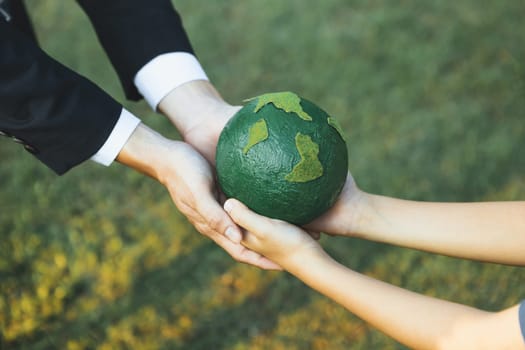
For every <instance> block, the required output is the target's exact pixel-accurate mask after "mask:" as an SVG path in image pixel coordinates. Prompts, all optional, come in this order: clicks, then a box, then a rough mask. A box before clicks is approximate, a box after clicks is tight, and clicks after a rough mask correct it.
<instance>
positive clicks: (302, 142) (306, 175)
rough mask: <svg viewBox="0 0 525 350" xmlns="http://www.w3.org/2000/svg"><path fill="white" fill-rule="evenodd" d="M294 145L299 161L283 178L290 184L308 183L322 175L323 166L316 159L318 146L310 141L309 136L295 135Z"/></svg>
mask: <svg viewBox="0 0 525 350" xmlns="http://www.w3.org/2000/svg"><path fill="white" fill-rule="evenodd" d="M295 145H296V146H297V150H298V151H299V155H300V156H301V161H300V162H299V163H297V165H296V166H294V168H293V169H292V172H291V173H289V174H288V175H286V176H285V179H286V180H287V181H290V182H308V181H312V180H315V179H317V178H318V177H321V176H322V175H323V165H322V164H321V162H320V161H319V158H318V157H317V156H318V155H319V146H318V145H317V144H316V143H315V142H313V141H312V139H311V138H310V136H308V135H303V134H301V133H297V135H295Z"/></svg>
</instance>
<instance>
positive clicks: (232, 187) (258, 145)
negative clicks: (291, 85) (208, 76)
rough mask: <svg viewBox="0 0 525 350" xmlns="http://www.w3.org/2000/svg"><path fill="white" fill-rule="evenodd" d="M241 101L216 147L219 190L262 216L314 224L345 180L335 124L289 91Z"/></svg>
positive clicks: (342, 148) (344, 151)
mask: <svg viewBox="0 0 525 350" xmlns="http://www.w3.org/2000/svg"><path fill="white" fill-rule="evenodd" d="M247 102H248V103H247V104H246V105H245V106H244V107H243V108H242V109H240V110H239V111H238V112H237V113H236V114H235V115H234V116H233V118H232V119H230V121H229V122H228V124H226V126H225V127H224V130H223V131H222V133H221V135H220V137H219V142H218V144H217V156H216V162H217V164H216V165H217V177H218V181H219V185H220V187H221V189H222V191H223V192H224V194H225V195H226V196H227V197H228V198H230V197H233V198H236V199H238V200H240V201H241V202H243V203H244V204H246V205H247V206H248V207H249V208H250V209H252V210H253V211H255V212H257V213H259V214H261V215H264V216H268V217H271V218H275V219H281V220H284V221H288V222H290V223H294V224H298V225H302V224H306V223H308V222H310V221H312V220H314V219H315V218H316V217H318V216H320V215H321V214H322V213H324V212H325V211H326V210H327V209H329V208H330V207H331V206H332V205H333V204H334V202H335V201H336V199H337V197H338V195H339V193H340V192H341V190H342V188H343V186H344V183H345V180H346V176H347V172H348V153H347V149H346V143H345V140H344V137H343V133H342V130H341V128H340V127H339V124H338V123H337V121H336V120H335V119H334V117H332V116H330V115H328V114H327V113H326V112H325V111H323V110H322V109H321V108H319V107H318V106H316V105H315V104H314V103H312V102H310V101H308V100H306V99H303V98H301V97H299V96H297V95H296V94H294V93H292V92H276V93H268V94H264V95H261V96H258V97H255V98H252V99H250V100H247Z"/></svg>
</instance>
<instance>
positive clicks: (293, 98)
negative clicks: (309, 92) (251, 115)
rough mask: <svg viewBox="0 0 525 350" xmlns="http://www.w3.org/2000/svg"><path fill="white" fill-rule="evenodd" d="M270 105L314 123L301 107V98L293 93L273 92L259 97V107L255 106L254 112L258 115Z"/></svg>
mask: <svg viewBox="0 0 525 350" xmlns="http://www.w3.org/2000/svg"><path fill="white" fill-rule="evenodd" d="M269 103H271V104H273V105H274V106H275V107H276V108H279V109H282V110H283V111H285V112H287V113H295V114H296V115H297V116H299V118H301V119H303V120H306V121H312V117H311V116H310V115H309V114H308V113H306V112H305V111H304V110H303V107H301V98H300V97H299V96H297V95H296V94H294V93H293V92H289V91H285V92H273V93H269V94H264V95H261V96H259V97H257V106H255V110H254V112H255V113H257V112H258V111H259V110H260V109H261V108H263V107H264V106H266V105H267V104H269Z"/></svg>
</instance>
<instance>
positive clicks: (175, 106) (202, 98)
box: [159, 80, 241, 164]
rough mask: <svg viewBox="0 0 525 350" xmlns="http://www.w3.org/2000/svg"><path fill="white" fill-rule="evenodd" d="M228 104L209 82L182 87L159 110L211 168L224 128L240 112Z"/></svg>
mask: <svg viewBox="0 0 525 350" xmlns="http://www.w3.org/2000/svg"><path fill="white" fill-rule="evenodd" d="M240 108H241V107H240V106H232V105H230V104H228V103H226V102H225V101H224V100H223V99H222V97H221V96H220V95H219V93H218V92H217V90H216V89H215V88H214V87H213V85H211V83H210V82H209V81H205V80H196V81H191V82H188V83H186V84H183V85H181V86H179V87H177V88H176V89H174V90H173V91H171V92H170V93H169V94H168V95H167V96H166V97H164V98H163V99H162V101H161V102H160V104H159V110H160V111H161V112H162V113H163V114H164V115H166V117H168V119H169V120H170V121H171V122H172V124H173V125H175V127H176V128H177V130H179V132H180V134H181V136H182V137H183V139H184V141H186V142H187V143H189V144H190V145H192V146H193V147H194V148H195V149H196V150H197V151H199V153H200V154H202V155H203V156H204V157H205V158H206V159H207V160H208V162H210V164H215V149H216V147H217V142H218V140H219V136H220V134H221V131H222V129H223V128H224V125H226V123H227V122H228V120H230V118H231V117H232V116H233V115H234V114H235V113H236V112H237V111H238V110H239V109H240Z"/></svg>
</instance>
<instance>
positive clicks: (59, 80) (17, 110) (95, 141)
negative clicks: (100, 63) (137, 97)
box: [0, 19, 122, 174]
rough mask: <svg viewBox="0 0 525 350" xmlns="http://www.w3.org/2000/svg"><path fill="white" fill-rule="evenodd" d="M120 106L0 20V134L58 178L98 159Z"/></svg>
mask: <svg viewBox="0 0 525 350" xmlns="http://www.w3.org/2000/svg"><path fill="white" fill-rule="evenodd" d="M121 110H122V106H121V105H120V104H119V103H117V102H116V101H114V100H113V99H112V98H111V97H109V96H108V95H107V94H106V93H104V92H103V91H102V90H101V89H100V88H98V87H97V86H96V85H94V84H93V83H91V82H90V81H88V80H87V79H85V78H83V77H81V76H79V75H78V74H76V73H74V72H73V71H71V70H69V69H68V68H66V67H64V66H63V65H61V64H60V63H58V62H56V61H55V60H53V59H52V58H51V57H49V56H48V55H46V54H45V53H44V52H43V51H42V50H41V49H39V48H38V46H37V45H36V44H35V43H34V42H33V41H32V40H31V39H30V38H29V37H27V36H26V35H25V34H23V33H21V32H19V31H17V30H16V28H15V27H14V26H13V25H12V24H9V23H8V22H5V21H4V20H2V19H0V133H1V134H3V135H7V136H11V137H13V139H14V140H15V141H18V142H21V143H23V144H24V145H25V148H26V149H27V150H28V151H30V152H31V153H33V154H34V155H35V156H36V157H37V158H38V159H40V160H41V161H42V162H43V163H45V164H46V165H47V166H49V167H50V168H51V169H53V170H54V171H55V172H56V173H58V174H63V173H65V172H66V171H67V170H69V169H70V168H72V167H73V166H75V165H77V164H79V163H81V162H83V161H84V160H86V159H88V158H90V157H91V156H92V155H93V154H95V153H96V152H97V151H98V150H99V149H100V147H101V146H102V145H103V144H104V142H105V140H106V139H107V138H108V137H109V134H110V133H111V131H112V130H113V127H114V126H115V124H116V122H117V120H118V118H119V116H120V113H121Z"/></svg>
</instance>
